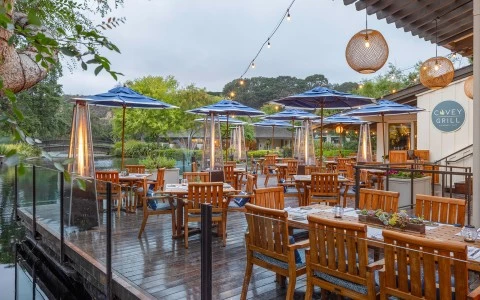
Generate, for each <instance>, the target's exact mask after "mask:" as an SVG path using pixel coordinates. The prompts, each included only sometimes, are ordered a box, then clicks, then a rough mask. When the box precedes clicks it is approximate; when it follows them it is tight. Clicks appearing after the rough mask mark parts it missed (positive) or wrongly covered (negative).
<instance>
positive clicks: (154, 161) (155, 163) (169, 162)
mask: <svg viewBox="0 0 480 300" xmlns="http://www.w3.org/2000/svg"><path fill="white" fill-rule="evenodd" d="M139 163H140V164H142V165H145V168H147V169H157V168H167V169H172V168H175V166H176V164H177V161H176V160H175V159H172V158H167V157H164V156H156V157H152V156H147V157H146V158H144V159H141V160H139Z"/></svg>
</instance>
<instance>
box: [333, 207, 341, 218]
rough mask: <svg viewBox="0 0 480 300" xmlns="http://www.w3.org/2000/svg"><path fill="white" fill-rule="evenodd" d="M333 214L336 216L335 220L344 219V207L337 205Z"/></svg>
mask: <svg viewBox="0 0 480 300" xmlns="http://www.w3.org/2000/svg"><path fill="white" fill-rule="evenodd" d="M333 212H334V214H335V218H342V217H343V207H342V206H341V205H335V207H334V208H333Z"/></svg>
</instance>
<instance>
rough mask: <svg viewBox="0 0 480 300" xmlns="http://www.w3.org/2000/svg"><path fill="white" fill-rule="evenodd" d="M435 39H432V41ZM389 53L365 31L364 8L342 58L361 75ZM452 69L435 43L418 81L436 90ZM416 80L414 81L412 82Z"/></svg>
mask: <svg viewBox="0 0 480 300" xmlns="http://www.w3.org/2000/svg"><path fill="white" fill-rule="evenodd" d="M294 2H295V0H293V1H292V2H291V3H290V5H289V6H288V8H287V10H286V12H285V14H284V15H283V18H282V19H281V21H280V22H279V23H278V24H277V26H276V27H275V29H274V31H273V33H272V34H271V35H270V36H269V37H268V39H267V41H265V42H264V43H263V44H262V47H261V48H260V50H259V51H258V52H257V55H256V56H255V57H254V58H253V60H252V61H251V62H250V65H249V67H248V68H247V69H246V70H245V71H244V73H243V74H242V75H241V76H240V80H239V83H240V85H244V84H245V82H244V80H243V77H244V76H245V74H246V73H247V72H248V70H249V69H250V68H251V69H254V68H255V59H256V58H257V57H258V55H259V54H260V52H261V51H262V49H263V47H264V46H265V45H266V46H267V48H270V47H271V43H270V39H271V38H272V37H273V35H274V34H275V33H276V31H277V30H278V28H279V27H280V25H281V24H282V22H283V20H284V19H286V20H287V21H290V20H291V16H290V8H291V7H292V5H293V3H294ZM434 21H435V34H438V31H437V29H438V28H437V26H438V18H436V19H435V20H434ZM435 39H436V38H435ZM388 54H389V49H388V44H387V41H386V40H385V38H384V37H383V35H382V34H381V33H380V32H379V31H377V30H374V29H369V28H368V13H367V9H365V29H364V30H361V31H359V32H358V33H356V34H355V35H354V36H353V37H352V38H351V39H350V41H349V42H348V44H347V47H346V49H345V58H346V60H347V63H348V65H349V66H350V67H351V68H352V69H353V70H355V71H357V72H359V73H361V74H372V73H375V72H376V71H378V70H379V69H381V68H382V67H383V66H384V65H385V63H386V62H387V59H388ZM454 71H455V70H454V66H453V63H452V62H451V60H450V59H448V58H445V57H442V56H438V45H437V41H435V56H434V57H432V58H430V59H428V60H426V61H425V62H424V63H423V64H422V65H421V67H420V74H419V75H420V76H419V77H420V82H421V83H422V84H423V85H424V86H425V87H427V88H429V89H440V88H443V87H446V86H448V85H449V84H450V83H451V82H452V81H453V76H454ZM415 81H416V79H415ZM465 94H466V95H467V96H468V97H469V98H471V99H473V77H472V76H471V77H470V78H468V79H467V81H465Z"/></svg>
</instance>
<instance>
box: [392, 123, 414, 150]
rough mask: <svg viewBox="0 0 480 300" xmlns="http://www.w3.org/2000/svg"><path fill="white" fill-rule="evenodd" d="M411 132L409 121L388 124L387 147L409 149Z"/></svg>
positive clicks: (410, 147)
mask: <svg viewBox="0 0 480 300" xmlns="http://www.w3.org/2000/svg"><path fill="white" fill-rule="evenodd" d="M411 133H412V128H411V123H395V124H393V123H389V124H388V149H389V150H410V149H412V145H411V144H410V141H411V139H410V136H411Z"/></svg>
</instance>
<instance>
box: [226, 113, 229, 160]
mask: <svg viewBox="0 0 480 300" xmlns="http://www.w3.org/2000/svg"><path fill="white" fill-rule="evenodd" d="M228 131H229V130H228V113H227V134H226V136H225V160H226V161H228V142H229V141H230V134H229V133H228Z"/></svg>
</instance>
